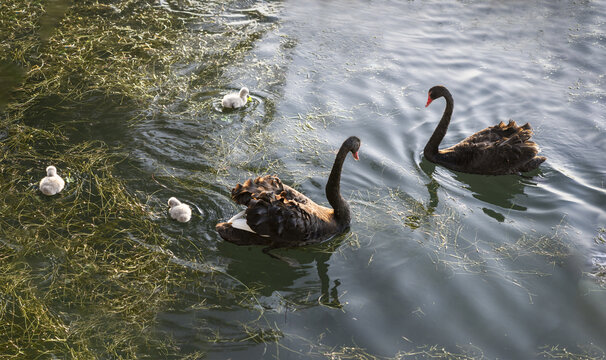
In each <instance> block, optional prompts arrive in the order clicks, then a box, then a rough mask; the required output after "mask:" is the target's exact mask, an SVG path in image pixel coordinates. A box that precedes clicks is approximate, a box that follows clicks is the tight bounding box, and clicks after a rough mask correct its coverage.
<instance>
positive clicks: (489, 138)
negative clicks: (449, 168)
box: [445, 120, 544, 174]
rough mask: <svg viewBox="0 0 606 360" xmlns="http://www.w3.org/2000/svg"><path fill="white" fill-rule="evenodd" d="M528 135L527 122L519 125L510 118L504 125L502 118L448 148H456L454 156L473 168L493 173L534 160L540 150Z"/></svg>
mask: <svg viewBox="0 0 606 360" xmlns="http://www.w3.org/2000/svg"><path fill="white" fill-rule="evenodd" d="M531 136H532V129H531V127H530V125H529V124H525V125H523V126H518V125H517V124H516V123H515V121H512V120H510V121H509V124H507V125H505V124H504V123H503V122H501V123H499V124H498V125H495V126H492V127H489V128H486V129H484V130H482V131H480V132H478V133H476V134H474V135H472V136H470V137H468V138H467V139H465V140H463V141H462V142H460V143H459V144H457V145H455V146H453V147H452V148H450V149H447V150H453V152H456V153H457V156H456V158H454V159H453V160H454V161H456V162H457V163H459V164H460V165H465V167H466V168H468V169H470V170H471V171H472V172H474V169H477V170H478V172H479V173H494V174H499V173H503V172H504V169H511V170H512V171H520V170H519V169H522V170H521V171H527V170H525V169H526V168H527V166H525V164H526V163H528V162H529V161H534V160H533V159H534V158H535V157H536V155H537V153H538V152H539V147H538V146H537V145H536V144H535V143H534V142H533V141H531V140H530V137H531ZM445 153H446V152H445ZM543 161H544V160H543ZM541 162H542V161H541ZM539 163H540V162H539ZM480 170H481V171H480Z"/></svg>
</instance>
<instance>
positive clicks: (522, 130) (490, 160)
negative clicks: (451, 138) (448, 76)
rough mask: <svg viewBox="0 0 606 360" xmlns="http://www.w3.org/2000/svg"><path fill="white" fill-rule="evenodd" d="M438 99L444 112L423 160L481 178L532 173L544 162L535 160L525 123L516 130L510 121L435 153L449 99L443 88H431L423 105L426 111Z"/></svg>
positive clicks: (450, 103)
mask: <svg viewBox="0 0 606 360" xmlns="http://www.w3.org/2000/svg"><path fill="white" fill-rule="evenodd" d="M441 97H444V98H445V99H446V109H445V110H444V114H443V115H442V120H440V123H439V124H438V127H437V128H436V129H435V131H434V132H433V134H432V135H431V138H429V141H428V142H427V145H425V149H424V154H425V157H426V158H427V160H429V161H431V162H433V163H436V164H440V165H443V166H445V167H447V168H449V169H451V170H455V171H461V172H466V173H472V174H484V175H505V174H519V173H521V172H526V171H530V170H534V169H536V168H537V167H538V166H539V165H540V164H541V163H542V162H543V161H545V159H546V158H545V157H544V156H536V155H537V153H538V152H539V147H538V146H537V144H535V143H534V142H532V141H531V140H530V137H531V136H532V129H531V127H530V125H529V124H528V123H526V124H525V125H523V126H518V125H517V124H516V122H515V121H513V120H509V124H507V125H505V123H503V122H502V121H501V122H500V123H499V124H498V125H495V126H491V127H488V128H486V129H484V130H481V131H478V132H477V133H475V134H473V135H471V136H469V137H467V138H465V139H464V140H463V141H461V142H460V143H458V144H456V145H454V146H451V147H449V148H447V149H442V150H438V146H439V145H440V142H441V141H442V139H443V138H444V135H446V130H447V129H448V124H449V123H450V117H451V116H452V109H453V100H452V95H450V92H449V91H448V89H446V88H445V87H444V86H434V87H432V88H431V89H429V95H428V98H427V104H426V105H425V107H427V106H429V104H431V102H432V101H434V100H435V99H439V98H441Z"/></svg>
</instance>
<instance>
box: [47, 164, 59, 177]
mask: <svg viewBox="0 0 606 360" xmlns="http://www.w3.org/2000/svg"><path fill="white" fill-rule="evenodd" d="M46 175H47V176H55V175H57V168H56V167H54V166H52V165H51V166H49V167H47V168H46Z"/></svg>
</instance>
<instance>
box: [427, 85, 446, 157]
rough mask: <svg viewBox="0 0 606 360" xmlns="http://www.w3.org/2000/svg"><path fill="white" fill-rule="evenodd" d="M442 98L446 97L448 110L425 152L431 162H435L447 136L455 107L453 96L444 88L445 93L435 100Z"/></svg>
mask: <svg viewBox="0 0 606 360" xmlns="http://www.w3.org/2000/svg"><path fill="white" fill-rule="evenodd" d="M442 96H444V98H445V99H446V109H444V114H443V115H442V119H441V120H440V123H439V124H438V126H437V127H436V129H435V130H434V132H433V134H432V135H431V137H430V138H429V141H428V142H427V145H425V149H424V150H423V153H424V155H425V157H426V158H427V160H429V161H431V162H435V159H436V157H437V155H438V147H439V146H440V143H441V142H442V139H444V136H445V135H446V130H448V124H450V117H451V116H452V109H453V107H454V101H453V100H452V95H450V92H449V91H448V90H446V88H444V89H443V92H441V93H440V94H438V95H437V96H436V97H435V98H434V100H435V99H437V98H440V97H442Z"/></svg>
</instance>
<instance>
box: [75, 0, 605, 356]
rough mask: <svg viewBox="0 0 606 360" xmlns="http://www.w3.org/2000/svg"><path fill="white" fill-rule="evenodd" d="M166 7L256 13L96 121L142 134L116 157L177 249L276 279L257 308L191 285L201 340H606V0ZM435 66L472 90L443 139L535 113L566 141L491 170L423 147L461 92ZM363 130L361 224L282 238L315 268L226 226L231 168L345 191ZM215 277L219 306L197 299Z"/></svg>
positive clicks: (302, 343) (401, 349) (237, 347)
mask: <svg viewBox="0 0 606 360" xmlns="http://www.w3.org/2000/svg"><path fill="white" fill-rule="evenodd" d="M159 6H163V7H164V8H166V11H173V12H177V13H183V14H184V16H185V18H186V19H187V21H188V26H189V28H190V29H191V32H192V33H194V34H198V35H199V37H200V38H202V39H204V38H206V37H213V36H214V37H215V38H216V37H219V40H218V41H231V40H230V38H229V37H228V36H225V37H224V38H221V36H223V35H222V34H223V32H224V31H226V29H236V30H235V31H238V29H247V31H250V29H253V30H254V31H253V32H252V33H253V38H252V39H248V41H249V43H250V44H252V45H251V46H250V47H249V48H247V49H246V50H245V51H243V52H242V53H241V55H240V56H237V57H234V59H233V61H232V62H231V65H230V66H228V67H226V68H224V69H223V70H222V72H220V73H213V74H210V75H209V74H206V73H204V71H205V64H204V63H186V64H176V65H175V66H176V67H178V68H179V69H178V70H179V71H178V74H180V76H181V77H179V78H176V79H174V81H175V82H181V83H183V84H186V85H184V86H183V87H182V91H181V93H179V94H177V95H172V96H167V97H166V98H161V97H159V98H157V99H156V101H155V102H154V104H152V106H151V107H150V108H149V109H116V108H115V107H114V106H113V105H107V106H104V105H100V107H99V108H98V109H95V114H96V115H94V116H97V117H98V119H104V121H103V122H99V123H100V124H102V125H93V126H92V127H86V128H85V129H82V130H80V131H82V132H83V136H91V135H92V136H94V137H95V138H99V137H100V138H102V139H103V140H105V141H107V142H108V143H110V144H112V145H121V146H122V147H123V148H124V149H125V150H126V151H127V152H128V153H129V161H128V162H125V163H123V164H122V165H121V167H120V174H119V175H120V176H122V177H124V178H125V179H126V180H127V182H128V185H129V189H130V190H131V191H133V192H135V193H137V194H140V196H141V198H142V199H144V200H145V201H146V202H147V204H148V206H149V207H150V209H151V210H152V212H153V215H152V216H154V218H156V219H157V221H158V223H159V224H160V225H161V228H162V229H163V231H164V232H165V233H166V236H167V237H169V238H170V239H172V242H171V247H170V249H163V250H165V251H167V250H170V251H172V253H173V254H174V255H175V259H176V261H178V262H181V263H182V264H183V266H190V267H192V268H196V266H198V265H200V264H202V265H203V266H202V267H206V266H212V267H214V268H215V269H220V270H221V271H223V272H224V273H226V274H228V275H229V276H231V277H233V282H232V283H229V284H228V285H226V286H234V287H238V286H243V285H246V286H248V287H250V288H255V289H258V292H259V294H260V295H259V296H258V303H257V304H256V305H255V306H252V307H251V306H248V305H246V306H244V305H240V304H238V303H237V302H235V301H233V299H218V298H214V297H213V294H208V293H206V292H205V289H183V290H182V291H181V292H180V293H179V296H178V298H176V299H175V304H173V306H172V307H171V308H170V309H166V311H164V312H163V313H161V314H160V315H159V316H158V325H157V329H156V331H157V332H158V333H160V334H166V335H169V336H172V337H173V338H174V340H175V342H176V344H177V345H178V346H179V347H181V349H182V351H183V353H184V354H187V353H189V352H191V351H194V350H202V351H205V352H208V353H209V358H216V359H226V358H232V359H240V358H241V359H249V358H261V357H264V358H283V359H297V358H309V357H315V356H317V357H321V355H320V354H321V353H323V352H325V353H329V352H331V351H337V350H339V349H342V348H343V347H357V348H362V349H365V351H366V352H368V353H370V354H373V355H376V356H385V357H394V356H397V355H398V354H400V355H402V356H403V354H404V353H407V352H414V351H417V350H418V349H420V348H421V349H428V348H423V347H424V346H433V345H437V346H438V349H442V348H444V349H445V351H448V352H452V353H464V354H468V355H472V356H474V357H481V356H482V355H483V356H485V357H487V358H509V359H514V358H517V359H527V358H534V357H539V356H542V355H539V354H540V353H541V352H542V351H544V350H545V349H551V348H552V347H554V346H558V347H559V349H563V348H566V349H568V350H569V351H571V352H576V353H582V352H583V351H584V350H585V351H590V352H591V351H595V352H597V354H601V355H600V356H604V352H603V351H606V337H605V336H604V333H605V330H606V293H604V290H603V289H602V288H600V287H599V286H598V285H597V283H596V281H595V280H594V279H593V278H592V277H591V276H590V275H588V273H591V272H592V271H594V270H595V266H596V264H594V263H597V264H604V263H606V255H604V254H606V251H605V250H606V245H604V244H600V243H599V241H597V240H598V235H599V232H600V229H601V228H604V227H606V210H605V207H606V188H605V180H606V163H605V162H604V152H605V150H606V136H604V135H605V132H606V122H605V121H604V114H606V105H605V104H606V78H605V76H606V75H605V74H606V70H605V69H606V67H605V63H604V60H605V59H606V30H605V29H606V25H605V21H606V20H605V19H606V2H605V1H458V2H454V1H408V2H404V1H388V0H377V1H345V0H336V1H320V0H318V1H284V2H271V3H265V2H255V1H249V2H247V3H246V4H244V5H243V6H242V7H241V8H225V9H224V12H223V13H220V14H213V15H214V16H216V18H217V21H216V23H215V25H214V27H209V26H208V25H207V23H202V22H201V21H196V17H195V16H194V17H191V16H189V17H188V16H186V15H187V14H192V13H193V14H196V13H197V11H198V10H197V9H198V6H199V4H198V3H196V2H195V1H193V0H190V1H189V2H179V3H178V2H167V3H163V2H162V3H161V4H160V5H159ZM175 46H192V44H187V43H185V44H175ZM234 46H237V44H234ZM203 73H204V76H202V75H201V74H203ZM208 84H212V86H210V85H208ZM437 84H443V85H445V86H447V87H448V88H449V89H450V91H451V92H452V94H453V96H454V100H455V110H454V116H453V121H452V123H451V126H450V128H449V131H448V134H447V136H446V138H445V140H444V142H443V146H450V145H452V144H454V143H456V142H458V141H459V140H461V139H462V138H464V137H465V136H467V135H469V134H471V133H473V132H475V131H477V130H480V129H482V128H485V127H487V126H490V125H493V124H495V123H497V122H499V121H501V120H503V121H506V120H508V119H510V118H511V119H514V120H516V121H517V122H518V123H525V122H530V124H531V125H532V126H533V128H534V130H535V135H534V140H535V141H536V142H537V143H538V144H539V145H540V147H541V150H542V155H544V156H546V157H547V158H548V160H547V161H546V162H545V163H544V164H543V165H542V166H541V168H540V171H536V172H534V173H532V174H529V175H531V177H520V176H501V177H489V176H478V175H468V174H461V173H455V172H452V171H449V170H447V169H445V168H442V167H439V166H435V165H433V164H431V163H429V162H427V161H426V160H424V159H423V157H422V149H423V147H424V145H425V142H426V141H427V139H428V138H429V136H430V135H431V132H432V131H433V129H434V127H435V126H436V125H437V122H438V120H439V118H440V116H441V113H442V111H443V106H444V102H443V100H439V101H436V102H434V103H433V104H432V105H431V106H430V107H429V108H427V109H426V108H424V105H425V101H426V99H427V90H428V89H429V88H430V87H432V86H434V85H437ZM244 85H246V86H247V87H248V88H249V89H251V96H252V98H253V101H252V102H251V103H249V104H248V105H247V106H246V108H245V109H242V110H239V111H234V112H226V113H224V112H222V111H221V109H220V98H221V97H222V96H223V95H224V94H225V93H227V92H228V91H236V90H237V89H239V88H240V87H241V86H244ZM141 110H145V114H146V115H145V116H143V117H141V118H139V119H138V120H137V121H135V122H129V123H128V124H127V120H129V119H130V118H129V116H130V114H132V113H138V112H140V111H141ZM92 117H93V115H91V120H92V121H91V124H96V123H97V122H96V121H94V119H93V118H92ZM87 132H90V133H87ZM349 135H357V136H359V137H360V138H361V139H362V142H363V145H362V148H361V149H360V159H361V160H360V161H359V162H354V161H351V158H350V159H348V160H347V161H346V163H345V167H344V173H343V179H342V191H343V192H344V196H345V197H346V198H347V199H348V200H349V201H350V203H351V205H352V209H353V212H354V220H353V222H352V226H351V231H350V232H349V233H348V234H346V235H343V236H341V237H339V238H337V239H335V240H333V241H332V242H331V243H330V244H325V245H323V246H316V247H311V248H304V249H296V250H282V251H278V252H277V253H279V254H281V255H284V256H288V257H290V258H292V259H294V260H296V261H297V262H299V263H300V264H301V265H300V266H299V267H293V266H291V265H288V264H286V263H284V262H281V261H276V260H274V259H271V258H269V257H268V256H266V255H264V254H262V253H261V248H260V247H237V246H234V245H232V244H228V243H224V242H222V241H221V239H220V238H219V236H218V234H217V233H216V232H215V231H214V225H215V224H216V223H217V222H219V221H224V220H225V219H227V218H229V217H231V216H232V215H233V214H235V213H236V212H237V211H239V209H238V208H237V207H236V206H235V205H234V204H233V203H232V201H231V200H230V198H229V187H231V186H233V185H234V184H236V183H237V182H241V181H244V180H245V179H246V178H247V177H251V176H258V175H262V174H265V173H277V174H279V175H280V177H281V178H282V180H283V181H284V182H285V183H288V184H294V185H295V186H296V187H297V188H298V189H299V190H301V191H303V192H304V193H306V194H307V195H308V196H309V197H311V198H312V199H314V200H316V201H318V202H319V203H321V204H327V202H326V200H325V197H324V185H325V181H326V178H327V176H328V172H329V170H330V166H331V165H332V161H333V159H334V155H335V151H336V149H337V148H338V146H339V145H340V144H341V142H342V141H343V140H344V139H345V138H346V137H347V136H349ZM152 175H153V176H152ZM170 196H176V197H178V198H179V199H181V200H183V201H185V202H187V203H189V204H192V205H194V207H195V208H196V211H195V215H194V218H193V219H192V221H191V222H190V223H188V224H185V225H183V224H178V223H175V222H172V221H170V220H168V218H167V216H166V206H165V204H166V200H167V199H168V197H170ZM200 276H206V275H205V273H204V271H202V270H201V271H200ZM206 298H208V299H212V300H209V301H208V303H206V304H207V305H208V304H210V305H213V304H214V305H215V306H197V305H200V304H204V301H205V300H204V299H206ZM261 310H263V311H261ZM260 313H261V314H262V315H261V317H260V315H259V314H260ZM242 324H250V325H249V326H250V327H252V328H256V329H259V328H260V329H266V330H267V329H273V330H276V331H277V330H279V332H280V336H279V341H278V345H276V344H274V343H271V342H269V343H264V342H261V343H256V342H255V341H253V340H250V339H248V340H246V339H244V338H245V337H246V336H243V335H242V329H243V328H244V326H243V325H242ZM214 337H215V338H217V339H218V341H217V343H210V342H209V341H208V340H209V339H212V338H214ZM220 339H230V340H226V341H221V340H220ZM545 347H546V348H545ZM588 349H589V350H588ZM600 349H601V350H600ZM556 353H557V351H556ZM418 356H421V355H418Z"/></svg>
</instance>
